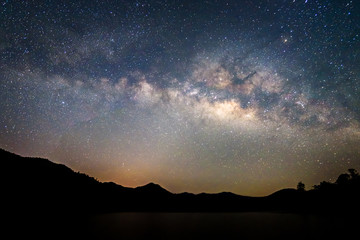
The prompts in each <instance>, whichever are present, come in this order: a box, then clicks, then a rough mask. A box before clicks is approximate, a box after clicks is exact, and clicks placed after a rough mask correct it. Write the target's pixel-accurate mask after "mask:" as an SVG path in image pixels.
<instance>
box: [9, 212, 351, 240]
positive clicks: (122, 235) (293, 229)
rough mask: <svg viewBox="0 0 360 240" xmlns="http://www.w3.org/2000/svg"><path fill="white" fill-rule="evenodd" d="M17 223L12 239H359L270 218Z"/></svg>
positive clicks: (295, 219)
mask: <svg viewBox="0 0 360 240" xmlns="http://www.w3.org/2000/svg"><path fill="white" fill-rule="evenodd" d="M18 221H20V222H21V223H22V224H21V225H18V226H19V228H18V229H16V230H15V231H13V232H12V234H11V239H20V238H30V239H31V238H34V237H35V238H36V239H207V238H209V239H304V238H305V239H306V238H309V239H326V238H330V237H331V239H336V238H339V239H345V238H346V237H350V236H352V237H355V236H357V231H355V230H356V229H357V228H356V227H357V225H356V226H355V223H354V222H353V221H352V220H350V219H348V218H346V217H344V216H323V215H312V214H311V215H309V214H290V213H270V212H244V213H148V212H147V213H143V212H136V213H134V212H131V213H110V214H100V215H94V216H91V217H90V216H89V217H86V218H73V217H70V216H69V218H68V219H63V220H61V221H60V219H51V218H49V219H38V220H37V222H36V221H34V218H32V216H27V217H20V218H19V219H18ZM20 222H18V224H19V223H20ZM37 223H41V224H37ZM353 239H354V238H353ZM355 239H356V238H355Z"/></svg>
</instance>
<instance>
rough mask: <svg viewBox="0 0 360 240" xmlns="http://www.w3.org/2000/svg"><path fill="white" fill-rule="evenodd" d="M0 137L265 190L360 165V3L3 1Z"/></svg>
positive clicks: (137, 174) (85, 163)
mask: <svg viewBox="0 0 360 240" xmlns="http://www.w3.org/2000/svg"><path fill="white" fill-rule="evenodd" d="M0 90H1V91H0V113H1V114H0V148H3V149H6V150H8V151H12V152H15V153H17V154H20V155H23V156H39V157H45V158H48V159H50V160H52V161H54V162H58V163H62V164H66V165H67V166H69V167H71V168H72V169H74V170H75V171H80V172H84V173H87V174H89V175H90V176H93V177H96V178H97V179H99V180H100V181H114V182H116V183H118V184H120V185H123V186H130V187H134V186H139V185H144V184H146V183H149V182H155V183H158V184H160V185H161V186H163V187H164V188H166V189H168V190H169V191H171V192H184V191H187V192H193V193H199V192H210V193H212V192H221V191H231V192H234V193H237V194H241V195H250V196H263V195H267V194H270V193H272V192H274V191H276V190H279V189H281V188H286V187H296V184H297V182H299V181H303V182H304V183H305V185H306V187H307V189H310V188H311V187H312V186H313V185H314V184H318V183H319V182H320V181H323V180H325V181H335V180H336V177H337V176H338V175H339V174H340V173H343V172H345V171H346V170H347V169H348V168H355V169H358V170H359V169H360V1H357V0H353V1H350V0H346V1H345V0H344V1H339V0H324V1H321V0H318V1H316V0H301V1H300V0H281V1H280V0H271V1H270V0H268V1H265V0H264V1H245V0H244V1H180V0H178V1H175V0H174V1H170V0H169V1H160V0H158V1H110V0H109V1H100V0H99V1H89V0H76V1H75V0H74V1H60V0H59V1H57V0H52V1H51V0H47V1H45V0H44V1H41V0H39V1H38V0H33V1H31V0H29V1H18V0H13V1H11V0H6V1H4V0H2V1H1V2H0Z"/></svg>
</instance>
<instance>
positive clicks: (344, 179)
mask: <svg viewBox="0 0 360 240" xmlns="http://www.w3.org/2000/svg"><path fill="white" fill-rule="evenodd" d="M349 181H350V175H349V174H347V173H343V174H340V176H339V177H338V179H337V180H336V183H337V184H338V185H346V184H348V183H349Z"/></svg>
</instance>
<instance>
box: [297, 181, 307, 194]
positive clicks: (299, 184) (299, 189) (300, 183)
mask: <svg viewBox="0 0 360 240" xmlns="http://www.w3.org/2000/svg"><path fill="white" fill-rule="evenodd" d="M296 188H297V190H298V191H301V192H303V191H305V184H304V183H303V182H301V181H300V182H299V183H298V184H297V187H296Z"/></svg>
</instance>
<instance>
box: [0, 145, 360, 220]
mask: <svg viewBox="0 0 360 240" xmlns="http://www.w3.org/2000/svg"><path fill="white" fill-rule="evenodd" d="M0 157H1V165H2V169H3V171H4V172H3V174H2V181H1V185H2V189H3V193H4V196H5V197H4V198H5V202H6V205H4V206H7V209H9V210H11V211H12V212H20V213H24V212H26V213H36V214H45V215H46V214H50V213H51V214H59V215H65V214H69V213H71V214H78V215H81V214H96V213H106V212H119V211H164V212H166V211H171V212H234V211H280V212H300V213H302V212H316V213H346V214H348V213H349V214H350V213H354V212H359V204H358V202H359V200H360V197H359V195H360V180H359V179H360V178H359V176H358V174H357V172H356V171H355V170H354V171H353V170H351V171H350V170H349V171H350V174H342V175H341V176H340V177H339V179H338V181H337V182H336V183H327V182H322V183H320V185H318V186H314V189H312V190H309V191H300V190H296V189H282V190H280V191H277V192H275V193H273V194H271V195H269V196H266V197H248V196H240V195H237V194H234V193H229V192H222V193H217V194H207V193H201V194H192V193H179V194H174V193H171V192H169V191H167V190H166V189H164V188H162V187H161V186H160V185H158V184H155V183H149V184H147V185H144V186H140V187H136V188H128V187H124V186H121V185H118V184H115V183H113V182H104V183H103V182H100V181H98V180H96V179H95V178H93V177H90V176H88V175H86V174H84V173H79V172H74V171H73V170H71V169H70V168H68V167H67V166H65V165H62V164H56V163H53V162H51V161H49V160H47V159H42V158H28V157H21V156H19V155H16V154H13V153H10V152H8V151H5V150H0Z"/></svg>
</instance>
